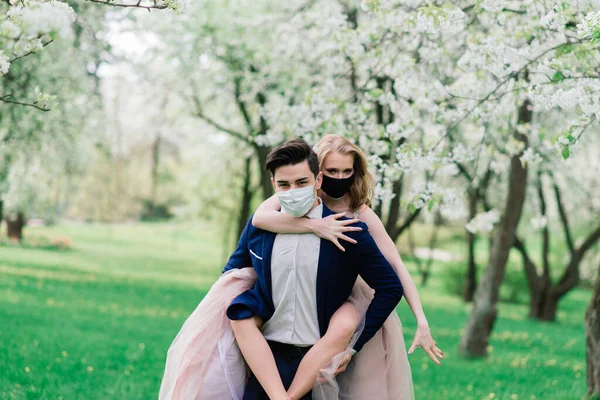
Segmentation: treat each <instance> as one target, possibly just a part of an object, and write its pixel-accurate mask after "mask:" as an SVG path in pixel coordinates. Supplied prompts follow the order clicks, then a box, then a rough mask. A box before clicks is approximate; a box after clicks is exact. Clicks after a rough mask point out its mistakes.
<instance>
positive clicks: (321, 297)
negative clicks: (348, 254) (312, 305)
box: [317, 204, 335, 336]
mask: <svg viewBox="0 0 600 400" xmlns="http://www.w3.org/2000/svg"><path fill="white" fill-rule="evenodd" d="M331 214H333V211H331V210H330V209H329V208H327V207H326V206H325V204H323V218H325V217H327V216H329V215H331ZM334 250H335V246H333V245H332V244H331V242H329V241H328V240H326V239H321V246H320V249H319V266H318V268H317V318H318V320H319V331H320V332H321V336H324V335H325V332H327V325H328V321H327V318H326V316H327V288H330V287H331V286H330V285H328V281H329V280H330V279H331V277H330V275H329V268H328V267H327V266H328V265H329V262H330V259H331V256H332V255H333V253H332V252H333V251H334Z"/></svg>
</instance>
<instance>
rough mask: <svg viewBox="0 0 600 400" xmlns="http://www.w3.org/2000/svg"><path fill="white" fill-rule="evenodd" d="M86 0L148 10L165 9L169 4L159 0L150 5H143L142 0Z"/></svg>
mask: <svg viewBox="0 0 600 400" xmlns="http://www.w3.org/2000/svg"><path fill="white" fill-rule="evenodd" d="M85 1H90V2H92V3H98V4H104V5H107V6H111V7H123V8H144V9H146V10H148V11H152V9H156V10H164V9H166V8H168V6H167V5H166V4H157V1H156V0H154V2H153V3H154V4H153V5H149V6H143V5H142V0H138V2H137V3H135V4H121V3H115V2H114V1H112V0H85Z"/></svg>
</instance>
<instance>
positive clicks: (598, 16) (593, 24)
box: [577, 11, 600, 38]
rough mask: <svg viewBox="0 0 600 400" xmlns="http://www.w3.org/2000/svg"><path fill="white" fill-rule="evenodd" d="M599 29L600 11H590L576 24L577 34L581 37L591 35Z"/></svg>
mask: <svg viewBox="0 0 600 400" xmlns="http://www.w3.org/2000/svg"><path fill="white" fill-rule="evenodd" d="M599 30H600V12H597V11H590V12H589V13H588V14H587V15H586V16H585V18H584V20H583V21H582V22H581V23H580V24H577V34H578V35H579V37H581V38H586V37H590V36H593V35H594V34H595V33H596V32H598V31H599Z"/></svg>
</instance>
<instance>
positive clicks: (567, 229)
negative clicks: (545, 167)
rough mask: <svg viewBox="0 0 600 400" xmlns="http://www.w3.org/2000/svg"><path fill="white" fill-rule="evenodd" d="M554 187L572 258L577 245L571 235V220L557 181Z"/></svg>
mask: <svg viewBox="0 0 600 400" xmlns="http://www.w3.org/2000/svg"><path fill="white" fill-rule="evenodd" d="M553 186H554V195H555V197H556V205H557V206H558V215H559V216H560V222H561V224H562V226H563V231H564V232H565V239H566V241H567V247H568V248H569V251H570V252H571V257H572V256H573V253H574V252H575V245H574V244H573V236H572V234H571V228H570V227H569V220H568V217H567V212H566V210H565V206H564V205H563V202H562V195H561V193H560V188H559V187H558V185H557V184H556V181H555V182H554V184H553Z"/></svg>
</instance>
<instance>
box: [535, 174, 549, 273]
mask: <svg viewBox="0 0 600 400" xmlns="http://www.w3.org/2000/svg"><path fill="white" fill-rule="evenodd" d="M536 186H537V194H538V197H539V199H540V214H541V215H542V216H543V217H545V216H546V215H547V212H546V198H545V196H544V185H543V182H542V173H541V172H538V176H537V182H536ZM549 253H550V230H549V229H548V224H546V226H544V229H542V268H543V269H544V276H545V277H549V276H550V261H548V254H549Z"/></svg>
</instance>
